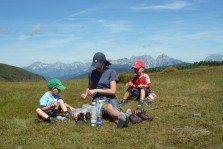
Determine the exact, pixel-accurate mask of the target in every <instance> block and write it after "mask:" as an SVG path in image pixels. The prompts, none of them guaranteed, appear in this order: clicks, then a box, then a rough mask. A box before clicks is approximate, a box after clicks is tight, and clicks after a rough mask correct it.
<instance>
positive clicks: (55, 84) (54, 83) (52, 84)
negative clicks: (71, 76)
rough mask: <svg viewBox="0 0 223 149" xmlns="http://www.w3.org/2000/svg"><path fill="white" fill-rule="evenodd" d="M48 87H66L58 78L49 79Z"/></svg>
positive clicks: (61, 88)
mask: <svg viewBox="0 0 223 149" xmlns="http://www.w3.org/2000/svg"><path fill="white" fill-rule="evenodd" d="M48 87H49V88H57V89H60V90H65V89H66V87H65V86H64V85H63V84H62V83H61V82H60V80H58V79H51V80H50V81H49V82H48Z"/></svg>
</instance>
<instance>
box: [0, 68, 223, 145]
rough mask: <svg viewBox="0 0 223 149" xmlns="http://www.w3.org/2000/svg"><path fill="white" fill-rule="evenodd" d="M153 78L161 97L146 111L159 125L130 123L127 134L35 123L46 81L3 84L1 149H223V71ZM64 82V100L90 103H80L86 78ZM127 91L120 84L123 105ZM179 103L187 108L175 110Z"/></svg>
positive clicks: (109, 128) (109, 126) (108, 127)
mask: <svg viewBox="0 0 223 149" xmlns="http://www.w3.org/2000/svg"><path fill="white" fill-rule="evenodd" d="M149 76H150V78H151V80H152V87H153V91H154V92H155V93H156V94H157V96H158V98H157V99H156V101H155V102H154V104H151V105H149V106H145V109H146V111H147V113H149V114H150V115H152V116H153V117H154V121H152V122H145V121H144V122H142V123H139V124H131V123H130V124H129V127H126V128H123V129H117V128H116V125H115V124H114V123H112V122H109V121H104V124H103V125H102V126H100V127H91V126H89V125H87V124H85V125H81V126H78V125H76V124H75V122H74V121H73V120H70V121H67V122H57V123H54V124H48V123H36V122H35V121H34V120H35V118H36V113H35V109H36V108H37V107H38V106H39V105H38V102H39V98H40V97H41V96H42V95H43V93H45V92H46V91H47V81H40V82H1V83H0V95H1V96H0V148H1V149H8V148H9V149H13V148H14V149H32V148H34V149H39V148H75V149H76V148H97V149H105V148H126V149H127V148H128V149H129V148H146V149H169V148H170V149H173V148H180V149H190V148H197V149H200V148H207V149H222V148H223V141H222V140H223V110H222V109H223V66H215V67H199V68H196V69H188V70H179V71H176V72H166V73H163V72H156V73H150V74H149ZM62 82H63V84H64V85H65V86H67V89H66V90H65V91H63V92H61V96H62V97H63V99H64V100H65V101H66V102H67V103H69V104H71V105H72V106H74V107H76V108H80V107H81V106H82V104H85V103H86V104H90V103H91V98H88V100H85V101H82V100H81V99H80V94H81V93H82V92H83V91H84V90H85V88H86V86H87V79H81V80H72V81H62ZM125 90H126V87H125V86H124V83H119V84H118V90H117V97H118V99H119V101H120V100H121V98H122V96H123V94H124V92H125ZM134 99H135V98H130V100H129V103H128V104H127V105H126V106H124V107H123V110H124V111H125V110H126V109H127V108H131V109H134V108H135V107H136V105H137V102H136V101H134ZM177 104H179V105H183V106H172V105H177ZM168 105H169V106H168ZM159 107H160V108H159ZM156 108H157V109H156ZM193 114H201V117H198V118H197V117H193Z"/></svg>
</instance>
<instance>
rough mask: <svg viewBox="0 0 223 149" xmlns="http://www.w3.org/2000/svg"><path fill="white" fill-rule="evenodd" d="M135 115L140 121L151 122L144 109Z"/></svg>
mask: <svg viewBox="0 0 223 149" xmlns="http://www.w3.org/2000/svg"><path fill="white" fill-rule="evenodd" d="M137 115H138V116H139V117H140V118H141V119H143V120H146V121H152V120H153V117H152V116H149V115H148V114H146V111H145V110H144V109H143V110H142V111H141V112H138V113H137Z"/></svg>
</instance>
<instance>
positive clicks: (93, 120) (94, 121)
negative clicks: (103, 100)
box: [91, 102, 97, 126]
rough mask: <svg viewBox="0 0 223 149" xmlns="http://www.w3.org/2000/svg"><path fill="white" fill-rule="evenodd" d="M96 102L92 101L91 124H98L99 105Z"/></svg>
mask: <svg viewBox="0 0 223 149" xmlns="http://www.w3.org/2000/svg"><path fill="white" fill-rule="evenodd" d="M96 106H97V105H96V102H92V107H91V126H96V125H97V107H96Z"/></svg>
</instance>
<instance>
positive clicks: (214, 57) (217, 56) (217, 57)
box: [205, 54, 223, 62]
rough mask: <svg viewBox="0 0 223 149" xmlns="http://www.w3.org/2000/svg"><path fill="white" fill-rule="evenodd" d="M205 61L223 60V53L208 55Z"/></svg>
mask: <svg viewBox="0 0 223 149" xmlns="http://www.w3.org/2000/svg"><path fill="white" fill-rule="evenodd" d="M205 61H216V62H222V61H223V55H221V54H212V55H210V56H208V57H206V59H205Z"/></svg>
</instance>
